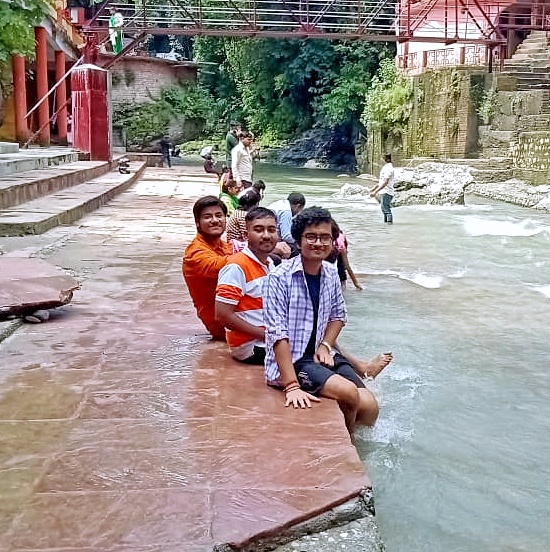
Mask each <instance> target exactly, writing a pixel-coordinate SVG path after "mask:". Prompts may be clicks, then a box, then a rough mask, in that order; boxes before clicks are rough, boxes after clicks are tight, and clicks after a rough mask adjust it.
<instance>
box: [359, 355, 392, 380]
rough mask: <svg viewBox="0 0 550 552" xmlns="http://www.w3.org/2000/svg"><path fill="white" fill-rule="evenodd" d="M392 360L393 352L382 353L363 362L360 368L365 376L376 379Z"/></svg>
mask: <svg viewBox="0 0 550 552" xmlns="http://www.w3.org/2000/svg"><path fill="white" fill-rule="evenodd" d="M392 360H393V353H380V354H378V355H376V356H375V357H374V358H372V359H371V360H367V361H364V362H361V363H360V364H359V366H358V368H359V370H360V371H361V372H362V373H363V374H364V375H365V377H367V378H373V379H374V378H375V377H376V376H377V375H378V374H379V373H380V372H381V371H382V370H383V369H384V368H385V367H386V366H387V365H388V364H389V363H390V362H391V361H392Z"/></svg>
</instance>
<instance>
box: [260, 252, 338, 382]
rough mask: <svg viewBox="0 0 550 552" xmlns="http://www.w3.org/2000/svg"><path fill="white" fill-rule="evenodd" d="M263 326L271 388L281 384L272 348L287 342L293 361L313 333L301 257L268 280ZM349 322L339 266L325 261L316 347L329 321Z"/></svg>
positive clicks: (283, 264)
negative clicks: (281, 341)
mask: <svg viewBox="0 0 550 552" xmlns="http://www.w3.org/2000/svg"><path fill="white" fill-rule="evenodd" d="M262 295H263V301H264V305H263V307H264V323H265V326H266V357H265V376H266V381H267V383H268V384H269V385H279V384H280V376H281V374H280V372H279V367H278V366H277V362H276V361H275V353H274V351H273V346H274V345H275V343H277V341H279V340H281V339H288V340H289V343H290V350H291V352H292V362H296V361H297V360H299V359H300V358H302V356H303V355H304V352H305V350H306V347H307V343H308V341H309V338H310V336H311V332H312V330H313V316H314V315H313V305H312V303H311V297H310V295H309V291H308V288H307V284H306V278H305V275H304V268H303V266H302V258H301V256H300V255H298V256H297V257H294V258H293V259H290V260H289V261H283V262H282V263H281V264H280V265H279V266H277V267H276V268H275V269H274V270H273V271H272V272H271V273H270V274H269V275H268V276H267V278H266V280H265V282H264V287H263V292H262ZM333 320H340V321H342V322H343V323H344V324H345V323H346V320H347V313H346V303H345V302H344V296H343V295H342V286H341V284H340V278H339V277H338V270H337V269H336V267H335V266H334V265H332V264H330V263H328V262H326V261H323V266H322V268H321V291H320V294H319V317H318V320H317V335H316V343H315V346H316V348H317V347H318V346H319V343H320V342H321V340H322V339H323V337H324V335H325V330H326V328H327V325H328V323H329V322H332V321H333Z"/></svg>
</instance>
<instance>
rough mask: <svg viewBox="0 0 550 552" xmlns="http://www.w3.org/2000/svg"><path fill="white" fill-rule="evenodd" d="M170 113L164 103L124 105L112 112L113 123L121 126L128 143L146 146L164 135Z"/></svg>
mask: <svg viewBox="0 0 550 552" xmlns="http://www.w3.org/2000/svg"><path fill="white" fill-rule="evenodd" d="M171 116H172V113H171V112H170V110H169V109H167V104H166V103H165V102H159V101H158V102H151V103H140V104H125V105H121V106H118V107H117V108H116V109H115V110H114V112H113V123H114V124H121V125H122V126H123V127H124V130H125V131H126V138H127V140H128V143H130V144H135V145H146V144H147V143H148V142H150V141H151V140H152V139H153V138H157V137H160V136H162V135H163V134H165V133H166V131H167V129H168V125H169V124H170V119H171Z"/></svg>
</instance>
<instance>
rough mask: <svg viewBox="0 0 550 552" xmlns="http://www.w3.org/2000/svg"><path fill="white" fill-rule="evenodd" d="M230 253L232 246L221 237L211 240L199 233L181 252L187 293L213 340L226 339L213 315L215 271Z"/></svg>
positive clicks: (216, 273)
mask: <svg viewBox="0 0 550 552" xmlns="http://www.w3.org/2000/svg"><path fill="white" fill-rule="evenodd" d="M231 253H232V250H231V246H230V245H229V244H227V243H226V242H224V241H223V240H221V239H217V240H215V241H213V242H210V241H207V240H205V239H204V237H203V236H201V235H200V234H198V235H197V236H196V237H195V239H194V240H193V241H192V242H191V243H190V244H189V245H188V246H187V248H186V250H185V253H184V255H183V264H182V272H183V277H184V278H185V282H186V284H187V288H188V289H189V295H191V299H192V300H193V305H195V308H196V309H197V315H198V317H199V318H200V319H201V321H202V323H203V324H204V326H205V327H206V329H207V330H208V331H209V332H210V334H211V335H212V337H214V338H216V339H225V329H224V327H223V326H222V325H221V324H220V323H219V322H216V317H215V314H214V301H215V297H216V286H217V284H218V273H219V271H220V269H221V268H222V267H223V266H225V264H226V263H227V258H228V257H229V255H231Z"/></svg>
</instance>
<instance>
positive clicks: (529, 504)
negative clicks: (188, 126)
mask: <svg viewBox="0 0 550 552" xmlns="http://www.w3.org/2000/svg"><path fill="white" fill-rule="evenodd" d="M256 176H257V177H260V178H263V179H264V180H265V181H266V184H267V194H266V199H265V200H264V202H263V204H264V205H268V204H269V203H270V202H271V201H272V200H275V199H279V198H280V197H282V196H286V195H287V194H288V193H289V192H291V191H301V192H303V193H304V194H305V196H306V198H307V205H310V206H311V205H322V206H324V207H328V208H329V209H330V210H331V212H332V214H333V216H334V217H335V219H336V220H337V221H338V223H339V224H340V225H341V227H342V228H343V229H344V230H345V232H346V235H347V237H348V241H349V242H350V248H349V255H350V262H351V265H352V267H353V268H354V270H355V272H356V273H357V274H358V275H359V277H360V279H361V281H362V282H363V284H364V287H365V289H364V291H355V290H354V289H353V287H352V286H351V287H350V288H349V289H348V290H347V291H346V301H347V305H348V311H349V322H348V325H347V327H346V328H345V330H344V333H343V337H342V342H343V343H345V344H346V346H347V347H349V348H354V349H355V350H356V351H357V352H361V353H363V354H364V355H369V356H371V355H374V354H376V353H377V352H381V351H393V353H394V356H395V360H394V363H393V364H392V365H391V366H390V367H388V368H387V369H386V371H385V372H383V374H382V375H381V376H380V377H379V379H378V381H377V382H375V384H374V388H375V390H376V392H377V394H378V396H379V399H380V403H381V414H380V418H379V421H378V423H377V425H376V427H375V428H374V429H373V430H363V431H362V433H360V435H359V439H358V448H359V452H360V454H361V457H362V458H363V459H364V461H365V464H366V466H367V470H368V472H369V473H370V475H371V478H372V480H373V482H374V487H375V503H376V508H377V520H378V524H379V527H380V530H381V533H382V537H383V539H384V541H385V543H386V547H387V551H388V552H413V551H414V552H492V551H495V552H546V551H548V550H550V214H548V213H544V212H537V211H533V210H529V209H524V208H521V207H515V206H513V205H508V204H504V203H498V202H493V201H489V200H484V199H481V198H475V197H468V198H467V205H466V206H455V207H435V206H416V207H400V208H397V209H394V220H395V223H394V224H393V226H389V225H384V224H383V223H382V222H381V213H380V209H379V206H378V204H377V203H374V202H370V200H367V201H366V200H365V199H362V198H361V199H359V198H357V199H349V198H346V199H335V198H333V197H332V196H333V194H334V193H335V192H337V191H338V190H339V189H340V188H341V186H342V185H343V184H345V183H346V182H353V183H359V184H363V185H365V184H366V182H365V181H363V180H359V179H356V178H353V177H345V176H337V175H335V174H333V173H329V172H325V171H315V170H300V169H287V168H279V167H273V166H270V165H263V164H261V165H259V166H258V167H257V175H256ZM338 549H340V548H338ZM348 550H351V549H349V548H348ZM353 550H354V551H355V550H357V551H359V550H361V544H360V543H357V546H356V547H354V548H353Z"/></svg>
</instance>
